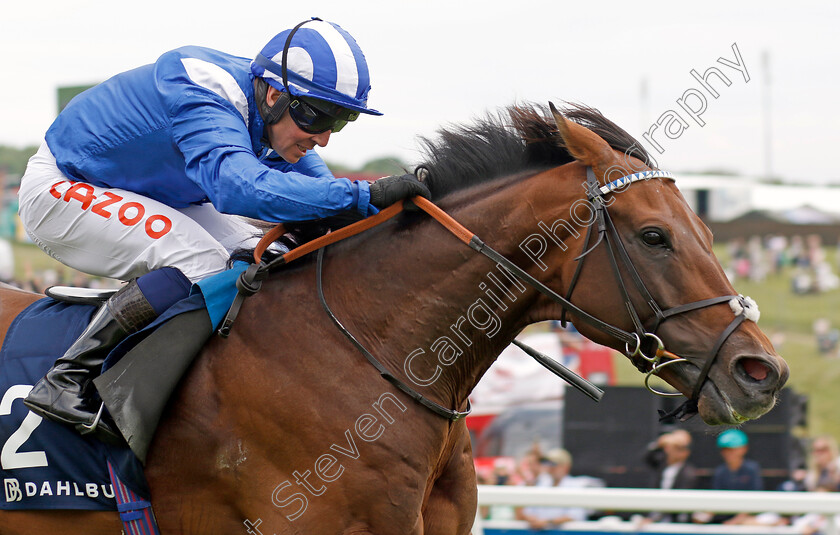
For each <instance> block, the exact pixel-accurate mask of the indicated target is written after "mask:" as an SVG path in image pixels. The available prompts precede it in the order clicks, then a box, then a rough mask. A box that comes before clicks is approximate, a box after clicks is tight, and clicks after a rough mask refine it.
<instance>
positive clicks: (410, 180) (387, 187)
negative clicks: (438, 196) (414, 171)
mask: <svg viewBox="0 0 840 535" xmlns="http://www.w3.org/2000/svg"><path fill="white" fill-rule="evenodd" d="M415 195H420V196H421V197H425V198H427V199H430V198H431V197H432V194H431V192H430V191H429V188H427V187H426V185H425V184H423V183H422V182H420V181H419V180H417V177H415V176H414V175H401V176H397V175H393V176H386V177H383V178H380V179H379V180H377V181H376V182H373V183H372V184H371V185H370V204H372V205H374V206H375V207H377V208H385V207H386V206H391V205H392V204H394V203H395V202H397V201H398V200H400V199H406V198H410V197H414V196H415Z"/></svg>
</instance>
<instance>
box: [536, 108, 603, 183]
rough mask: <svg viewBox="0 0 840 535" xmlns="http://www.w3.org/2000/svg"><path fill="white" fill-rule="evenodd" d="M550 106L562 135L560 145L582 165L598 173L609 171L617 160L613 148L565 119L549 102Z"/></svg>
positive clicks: (593, 134)
mask: <svg viewBox="0 0 840 535" xmlns="http://www.w3.org/2000/svg"><path fill="white" fill-rule="evenodd" d="M548 106H549V108H551V114H552V115H554V122H555V123H556V124H557V131H558V132H559V133H560V138H561V140H562V142H561V143H560V145H561V146H562V147H563V148H565V149H566V150H567V151H569V154H571V155H572V156H573V157H574V159H575V160H577V161H579V162H580V163H582V164H584V165H588V166H590V167H592V168H594V169H596V171H597V170H601V171H604V170H606V169H608V168H609V167H610V165H611V164H612V163H613V160H614V159H615V154H614V152H613V150H612V147H610V146H609V144H608V143H607V142H606V141H604V140H603V139H601V136H599V135H598V134H596V133H595V132H593V131H592V130H589V129H588V128H586V127H585V126H581V125H579V124H577V123H576V122H574V121H570V120H568V119H566V118H565V117H563V114H562V113H560V112H559V111H558V110H557V108H556V107H554V103H553V102H549V103H548ZM599 176H600V175H599Z"/></svg>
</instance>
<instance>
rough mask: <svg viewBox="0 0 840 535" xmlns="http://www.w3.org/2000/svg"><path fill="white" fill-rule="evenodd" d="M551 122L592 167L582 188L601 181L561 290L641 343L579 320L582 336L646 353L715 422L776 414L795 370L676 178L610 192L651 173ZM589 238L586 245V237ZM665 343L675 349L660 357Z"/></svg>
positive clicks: (639, 359)
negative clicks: (737, 285)
mask: <svg viewBox="0 0 840 535" xmlns="http://www.w3.org/2000/svg"><path fill="white" fill-rule="evenodd" d="M552 112H553V113H554V117H555V122H556V123H557V128H558V131H559V134H560V139H561V140H562V141H560V144H561V145H562V146H563V147H564V148H565V149H566V150H567V151H568V152H569V154H571V156H573V157H574V158H575V160H576V161H577V162H579V163H580V164H582V166H583V167H580V168H577V173H579V175H578V176H579V177H580V179H579V180H580V181H581V182H583V181H584V178H583V177H584V173H585V171H584V168H585V167H588V168H591V169H592V170H593V171H594V173H589V180H590V185H589V187H588V190H589V200H588V202H589V207H586V206H583V205H580V206H579V208H578V213H577V216H576V217H577V218H579V219H580V220H584V221H587V222H588V223H589V230H590V231H591V235H590V236H589V240H588V241H587V242H586V243H585V244H584V243H581V250H580V252H581V253H582V252H584V251H588V252H587V253H586V254H585V255H584V256H583V257H582V258H580V259H579V261H578V262H564V263H563V267H562V268H561V273H560V279H561V280H562V283H563V287H569V286H570V285H571V286H572V290H570V291H571V292H572V301H573V302H574V303H575V304H576V305H578V306H580V307H581V308H582V309H584V310H585V311H587V312H588V313H589V314H591V315H592V316H594V317H597V318H600V319H602V320H606V319H607V318H610V319H613V322H614V323H613V324H614V325H615V326H617V327H619V328H620V329H622V330H624V331H626V333H629V334H632V335H633V337H637V336H638V338H639V339H641V344H634V343H633V342H629V343H628V342H627V340H624V341H622V340H620V339H618V338H617V337H616V336H614V335H609V334H605V333H604V332H602V331H601V330H599V329H596V328H595V327H593V326H592V325H591V324H590V323H588V322H586V321H582V319H583V318H581V317H579V316H577V317H576V316H575V315H572V316H571V319H572V321H573V322H574V324H575V326H576V327H577V328H578V329H579V330H580V331H581V332H582V333H583V334H584V335H586V336H587V337H589V338H591V339H593V340H596V341H598V342H600V343H603V344H606V345H610V346H612V347H615V348H616V349H619V350H622V351H625V353H633V352H634V351H633V350H634V349H636V348H637V346H638V347H639V351H637V352H636V355H635V356H631V358H633V360H634V363H635V364H636V365H637V366H638V367H640V368H647V369H650V368H651V367H652V366H656V367H657V371H656V373H657V375H659V376H660V377H661V378H662V379H664V380H665V381H667V382H668V383H669V384H671V385H672V386H673V387H674V388H676V389H677V390H678V391H679V392H681V393H682V394H684V395H686V396H687V397H689V398H690V399H693V400H694V401H695V402H696V403H697V405H696V410H697V411H698V412H699V413H700V415H701V416H702V418H703V420H704V421H705V422H706V423H709V424H737V423H740V422H743V421H745V420H747V419H752V418H757V417H759V416H761V415H762V414H764V413H765V412H767V411H768V410H770V409H771V408H772V407H773V405H774V403H775V399H776V396H777V394H778V392H779V390H780V389H781V388H782V386H783V385H784V383H785V381H786V380H787V377H788V373H789V372H788V367H787V364H786V363H785V362H784V360H782V358H781V357H780V356H779V355H778V354H777V353H776V352H775V351H774V349H773V346H772V344H771V343H770V341H769V340H768V339H767V337H766V336H765V335H764V334H763V333H762V332H761V330H760V329H759V328H758V326H757V325H756V323H755V321H757V320H758V317H757V316H758V309H757V306H754V303H751V302H750V301H748V300H746V299H744V298H739V297H738V295H737V292H736V291H735V290H734V289H733V287H732V285H731V284H730V282H729V280H728V279H727V277H726V275H725V274H724V272H723V269H722V268H721V266H720V264H719V262H718V261H717V259H716V258H715V256H714V253H713V252H712V235H711V232H710V231H709V229H708V228H707V227H706V225H704V224H703V222H702V221H701V220H700V219H699V218H698V217H697V216H696V215H695V214H694V213H693V212H692V211H691V209H690V208H689V207H688V205H687V203H686V201H685V199H684V198H683V197H682V195H681V194H680V192H679V190H678V189H677V187H676V186H675V184H674V182H673V180H672V179H669V178H662V177H655V178H649V179H645V178H644V175H642V177H638V176H637V177H636V178H635V180H636V181H635V182H633V183H632V184H630V183H627V184H625V183H620V184H618V185H616V184H613V185H612V186H611V187H609V188H604V186H605V185H607V184H610V183H612V182H613V181H614V180H616V179H619V178H620V177H625V176H628V175H631V176H632V175H634V174H636V173H639V172H643V171H650V170H651V168H650V167H649V166H647V165H646V164H645V163H643V162H642V161H641V160H639V159H637V158H635V157H633V156H630V155H629V154H623V153H621V152H618V151H616V150H614V149H613V148H612V147H611V146H610V145H609V144H608V143H607V142H606V141H604V139H602V138H601V137H600V136H599V135H597V134H596V133H595V132H593V131H592V130H590V129H588V128H586V127H584V126H582V125H580V124H577V123H575V122H572V121H570V120H567V119H566V118H564V116H563V115H561V114H560V113H559V112H557V111H556V110H555V109H554V108H553V106H552ZM636 154H640V153H636ZM595 180H597V182H598V184H597V186H596V185H595V184H594V181H595ZM599 191H600V194H599V193H598V192H599ZM599 208H603V210H602V213H600V214H599V213H598V212H599ZM572 217H575V215H574V214H572ZM580 235H581V239H580V240H579V242H583V241H584V240H583V237H584V236H586V234H585V231H581V232H580ZM599 240H600V242H599ZM596 243H598V245H597V246H596V245H595V244H596ZM625 252H626V253H625ZM581 262H582V263H583V265H582V266H580V268H578V264H579V263H581ZM576 272H577V273H576ZM619 274H620V275H619ZM622 288H623V290H622ZM727 296H728V297H727ZM633 316H636V318H635V319H634V317H633ZM646 333H650V335H655V337H654V336H650V335H646ZM657 338H658V339H661V341H662V345H663V346H664V349H665V350H666V351H664V352H663V351H660V355H661V357H660V358H656V351H657V347H656V346H657V344H656V343H655V342H656V340H657ZM669 353H670V354H673V355H676V356H677V357H682V359H674V358H673V355H670V354H669ZM645 357H646V358H645ZM683 359H684V360H683ZM670 360H676V361H675V362H670ZM651 361H654V362H651ZM666 363H668V364H666ZM693 410H694V409H693V407H692V408H691V409H690V411H693Z"/></svg>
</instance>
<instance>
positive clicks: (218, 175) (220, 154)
mask: <svg viewBox="0 0 840 535" xmlns="http://www.w3.org/2000/svg"><path fill="white" fill-rule="evenodd" d="M214 97H217V95H213V94H209V95H208V93H207V92H205V91H201V90H199V89H197V88H195V87H190V86H184V87H182V88H181V91H180V96H179V98H178V99H177V101H176V103H175V104H174V105H173V106H172V107H171V109H170V112H171V113H172V117H173V122H172V127H173V137H174V140H175V142H176V144H177V145H178V148H179V149H180V150H181V153H182V154H183V155H184V159H185V161H186V174H187V176H188V177H189V178H190V180H192V181H194V182H195V183H196V184H198V185H199V187H201V188H202V190H204V191H205V192H206V193H207V196H208V198H209V199H210V201H211V202H212V203H213V206H215V207H216V209H217V210H219V211H220V212H222V213H228V214H237V215H243V216H247V217H252V218H255V219H261V220H263V221H303V220H310V219H317V218H322V217H327V216H330V215H334V214H336V213H339V212H342V211H345V210H356V211H358V212H360V213H361V214H362V215H368V212H369V210H370V208H369V201H370V190H369V186H368V184H367V183H366V182H364V181H351V180H349V179H346V178H331V174H330V173H329V171H328V170H327V169H326V165H325V164H323V162H320V164H319V163H318V161H320V158H319V157H318V158H317V161H316V160H314V159H313V158H312V157H310V158H309V159H308V160H307V161H306V166H305V167H304V170H305V171H306V172H307V174H303V173H300V172H296V171H280V170H278V169H273V168H271V167H268V166H266V165H264V164H263V163H262V162H261V161H260V160H259V159H258V158H257V157H256V155H255V154H254V152H253V150H252V148H251V140H250V137H249V133H248V130H247V128H246V126H245V123H244V122H243V120H242V116H241V115H239V114H238V112H237V111H236V110H235V109H234V108H233V107H232V106H231V104H230V103H229V102H227V101H226V100H224V99H222V98H221V97H218V98H214ZM315 156H316V157H317V155H315ZM299 163H303V162H299ZM321 166H323V168H321ZM307 167H308V169H307ZM325 171H326V173H324V172H325ZM309 172H312V173H313V175H314V176H313V175H310V174H309ZM315 173H317V174H315ZM324 174H326V175H327V176H324Z"/></svg>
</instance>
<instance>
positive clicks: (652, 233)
mask: <svg viewBox="0 0 840 535" xmlns="http://www.w3.org/2000/svg"><path fill="white" fill-rule="evenodd" d="M642 241H644V242H645V243H646V244H647V245H665V236H663V235H662V232H660V231H658V230H646V231H644V232H642Z"/></svg>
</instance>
